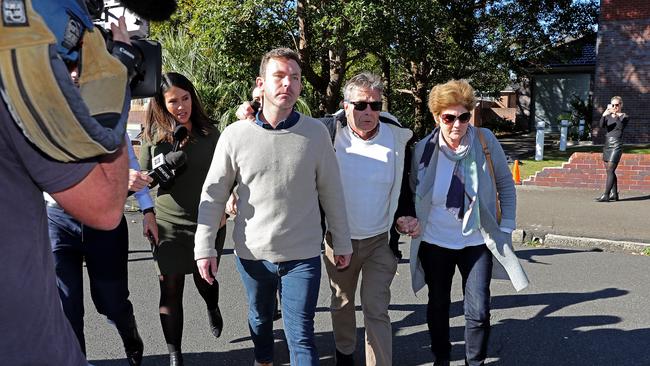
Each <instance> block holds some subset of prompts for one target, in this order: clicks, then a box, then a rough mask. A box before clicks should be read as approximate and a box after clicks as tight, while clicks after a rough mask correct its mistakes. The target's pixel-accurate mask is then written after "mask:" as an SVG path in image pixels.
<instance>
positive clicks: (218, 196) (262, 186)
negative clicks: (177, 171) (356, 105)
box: [194, 48, 352, 366]
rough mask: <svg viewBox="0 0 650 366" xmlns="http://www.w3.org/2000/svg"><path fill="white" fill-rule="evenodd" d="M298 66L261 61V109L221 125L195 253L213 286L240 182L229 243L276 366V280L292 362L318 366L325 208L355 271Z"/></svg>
mask: <svg viewBox="0 0 650 366" xmlns="http://www.w3.org/2000/svg"><path fill="white" fill-rule="evenodd" d="M299 62H300V58H299V56H298V54H297V53H296V52H294V51H292V50H289V49H286V48H279V49H274V50H272V51H269V52H268V53H266V54H265V55H264V56H263V57H262V62H261V65H260V73H259V76H258V77H257V79H256V85H257V87H258V88H260V89H263V91H264V92H263V94H264V107H263V108H262V110H261V112H259V113H258V114H257V117H256V118H255V120H250V119H246V120H240V121H237V122H235V123H233V124H231V125H229V126H228V127H226V128H225V129H224V131H223V133H222V135H221V139H220V140H219V143H218V144H217V149H216V150H215V153H214V157H213V158H212V166H211V167H210V172H209V173H208V177H207V178H206V180H205V184H204V186H203V193H202V195H201V204H200V208H199V224H198V227H197V232H196V247H195V253H194V256H195V259H196V262H197V263H196V264H197V267H198V268H199V271H200V273H201V277H203V279H204V280H206V281H207V282H208V283H212V282H213V281H214V279H215V277H216V275H217V270H218V261H217V251H216V250H214V248H212V242H213V241H214V238H215V236H216V235H217V229H218V227H217V223H218V221H219V217H220V216H221V214H222V213H223V211H224V207H225V205H226V201H227V200H228V197H229V196H230V191H231V189H232V187H233V184H234V183H236V184H237V193H238V199H237V211H238V214H237V216H236V217H235V220H234V221H235V226H234V229H233V241H234V243H235V253H236V261H237V268H238V270H239V273H240V275H241V278H242V282H243V284H244V287H245V289H246V293H247V296H248V306H249V312H248V324H249V329H250V333H251V337H252V340H253V344H254V346H255V349H254V353H255V361H254V363H255V365H271V364H272V363H273V343H274V341H273V308H274V305H275V302H276V301H275V293H276V291H277V289H278V283H281V298H282V319H283V321H284V330H285V334H286V338H287V343H288V345H289V354H290V358H291V364H293V365H301V366H303V365H318V364H319V358H318V352H317V350H316V343H315V339H314V316H315V311H316V303H317V301H318V291H319V285H320V273H321V262H320V245H321V242H322V231H321V226H320V211H319V207H318V205H319V202H320V204H322V206H323V209H324V211H325V214H326V215H327V217H328V220H329V222H328V223H329V225H330V231H331V232H332V242H333V247H334V257H335V261H336V264H337V267H338V268H339V269H343V268H346V267H347V266H348V265H349V262H350V255H351V253H352V247H351V245H350V234H349V231H348V227H347V218H346V215H345V203H344V199H343V194H342V192H341V180H340V177H339V170H338V166H337V163H336V157H335V155H334V150H333V149H332V144H331V143H330V138H329V135H328V133H327V130H326V129H325V127H324V126H323V125H322V124H321V123H320V122H318V121H317V120H314V119H312V118H310V117H307V116H304V115H302V114H300V113H298V112H296V111H295V110H294V106H295V103H296V100H297V99H298V96H299V94H300V91H301V88H302V85H301V70H300V66H299ZM251 142H252V143H251Z"/></svg>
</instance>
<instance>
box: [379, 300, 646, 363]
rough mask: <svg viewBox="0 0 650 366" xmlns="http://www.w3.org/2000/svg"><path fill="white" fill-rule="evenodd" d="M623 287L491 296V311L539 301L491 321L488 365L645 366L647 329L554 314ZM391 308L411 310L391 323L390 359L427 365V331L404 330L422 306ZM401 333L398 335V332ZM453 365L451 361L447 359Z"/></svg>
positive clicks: (455, 350)
mask: <svg viewBox="0 0 650 366" xmlns="http://www.w3.org/2000/svg"><path fill="white" fill-rule="evenodd" d="M627 293H628V291H626V290H621V289H616V288H607V289H602V290H599V291H594V292H585V293H546V294H532V295H526V294H522V295H508V296H495V297H493V298H492V309H493V311H492V314H493V316H492V317H493V319H495V318H498V317H495V314H498V311H499V309H506V308H515V307H527V306H540V307H541V310H540V311H539V312H538V313H537V314H536V315H535V316H534V317H533V318H531V319H500V320H497V321H494V320H493V324H492V332H491V338H490V345H489V346H488V357H489V358H490V359H496V361H493V362H489V363H488V364H491V365H504V366H521V365H527V366H529V365H532V366H537V365H539V366H542V365H543V366H546V365H648V364H649V362H650V355H649V354H648V352H647V345H646V344H645V341H644V340H646V339H650V338H648V337H650V329H643V330H632V331H625V330H620V329H613V328H612V329H606V330H603V329H597V330H589V329H588V328H589V327H593V326H603V325H612V326H614V325H615V324H616V323H618V322H620V321H621V318H619V317H617V316H612V315H606V314H602V315H591V314H589V315H585V316H553V314H554V313H555V312H558V311H560V310H562V309H563V308H566V307H569V306H572V305H576V304H580V303H585V302H589V301H594V300H597V299H605V298H614V297H621V296H624V295H626V294H627ZM390 309H391V310H395V311H410V312H411V313H410V314H409V315H408V316H407V317H406V318H404V319H403V320H401V321H397V322H393V331H394V333H395V336H394V339H393V348H394V352H393V355H394V364H395V365H422V364H430V363H431V362H432V356H431V353H430V348H429V344H430V343H429V342H430V341H429V334H428V332H426V331H419V332H416V333H410V332H409V331H408V329H409V328H410V327H414V326H417V325H420V324H424V323H425V322H426V305H393V306H391V307H390ZM462 316H463V304H462V302H460V301H456V302H454V303H452V304H451V308H450V317H452V318H454V317H462ZM463 333H464V327H458V326H457V327H451V328H450V340H451V342H452V344H453V346H452V351H451V359H452V361H455V362H457V364H459V365H460V364H462V360H463V359H464V352H465V346H464V343H463V339H464V334H463ZM401 334H403V335H401ZM452 364H453V363H452Z"/></svg>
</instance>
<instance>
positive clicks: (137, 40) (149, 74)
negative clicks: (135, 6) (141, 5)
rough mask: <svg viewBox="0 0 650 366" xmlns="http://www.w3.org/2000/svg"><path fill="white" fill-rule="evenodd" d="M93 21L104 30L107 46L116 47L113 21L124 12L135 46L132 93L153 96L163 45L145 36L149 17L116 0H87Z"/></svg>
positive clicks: (158, 81)
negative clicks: (111, 25) (142, 15)
mask: <svg viewBox="0 0 650 366" xmlns="http://www.w3.org/2000/svg"><path fill="white" fill-rule="evenodd" d="M85 1H86V7H87V8H88V12H89V13H90V16H91V17H92V20H93V23H94V24H95V25H97V26H98V28H99V29H100V30H101V31H102V34H103V36H104V39H105V40H106V46H107V48H108V49H109V50H111V49H112V48H113V34H112V33H111V28H110V24H111V23H114V22H116V21H117V20H118V19H119V17H120V16H124V17H125V19H126V22H127V29H128V31H129V35H130V36H131V46H133V48H134V49H135V50H136V52H137V54H136V55H134V56H135V59H136V63H135V72H134V75H130V76H131V84H130V87H131V97H132V98H134V99H135V98H148V97H152V96H154V95H155V94H156V93H157V92H158V90H159V88H160V82H161V69H162V47H161V45H160V43H158V42H156V41H153V40H150V39H146V37H148V36H149V21H148V20H146V19H142V18H141V17H139V16H138V15H136V14H135V13H133V12H132V11H130V10H128V9H127V8H125V7H124V6H122V3H121V2H120V1H117V0H101V1H100V0H85Z"/></svg>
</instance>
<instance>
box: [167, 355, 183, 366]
mask: <svg viewBox="0 0 650 366" xmlns="http://www.w3.org/2000/svg"><path fill="white" fill-rule="evenodd" d="M169 366H183V354H182V353H181V352H180V351H175V352H171V353H170V354H169Z"/></svg>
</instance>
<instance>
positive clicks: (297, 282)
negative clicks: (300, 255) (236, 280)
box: [237, 256, 321, 366]
mask: <svg viewBox="0 0 650 366" xmlns="http://www.w3.org/2000/svg"><path fill="white" fill-rule="evenodd" d="M237 269H239V273H240V275H241V278H242V282H243V283H244V287H245V288H246V294H247V296H248V327H249V330H250V333H251V338H252V339H253V344H254V345H255V360H257V361H258V362H261V363H265V362H272V361H273V314H274V311H275V301H276V297H275V293H276V291H277V289H278V285H280V298H281V299H282V301H281V306H282V319H283V321H284V331H285V335H286V337H287V343H288V345H289V354H290V357H291V364H292V365H301V366H303V365H314V366H316V365H318V364H319V362H318V351H317V350H316V342H315V340H314V315H315V312H316V303H317V301H318V289H319V287H320V277H321V261H320V257H319V256H318V257H314V258H309V259H302V260H294V261H287V262H280V263H271V262H269V261H265V260H247V259H242V258H239V257H237Z"/></svg>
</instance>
